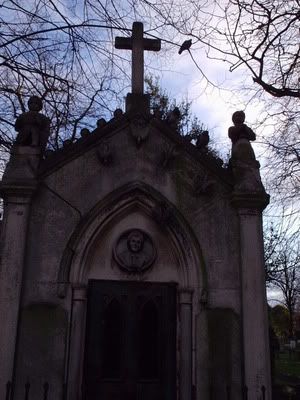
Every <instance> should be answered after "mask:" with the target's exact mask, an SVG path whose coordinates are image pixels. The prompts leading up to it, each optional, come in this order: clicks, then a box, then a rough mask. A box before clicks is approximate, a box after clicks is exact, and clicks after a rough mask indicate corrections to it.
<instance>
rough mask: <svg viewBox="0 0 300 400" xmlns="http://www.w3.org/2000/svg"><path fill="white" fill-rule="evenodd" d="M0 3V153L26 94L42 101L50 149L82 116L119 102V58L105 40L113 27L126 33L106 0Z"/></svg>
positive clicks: (91, 118) (92, 116) (89, 119)
mask: <svg viewBox="0 0 300 400" xmlns="http://www.w3.org/2000/svg"><path fill="white" fill-rule="evenodd" d="M1 3H2V4H1V5H0V9H1V15H0V143H1V151H2V153H3V152H5V151H6V150H8V149H9V148H10V146H11V143H12V140H13V138H14V136H15V132H14V120H15V118H16V117H17V115H18V114H20V113H21V112H23V111H25V108H26V100H27V99H28V98H29V96H30V95H32V94H36V95H39V96H40V97H42V98H43V99H44V104H45V112H46V113H47V115H48V116H49V117H50V119H51V121H52V132H53V135H52V137H51V146H52V147H54V148H56V147H58V146H59V145H60V142H61V141H62V140H64V139H65V138H66V137H67V136H68V138H71V139H73V138H74V137H75V135H76V132H77V130H78V126H80V124H81V123H82V122H83V120H84V123H85V124H86V125H89V124H92V123H95V120H96V119H97V118H99V117H100V116H103V114H104V115H105V114H107V113H109V112H110V111H111V110H112V109H113V108H115V107H116V104H118V102H120V99H121V98H122V97H121V96H120V93H122V91H123V90H124V88H125V87H126V86H127V85H128V80H127V79H126V78H127V77H128V75H127V72H126V71H127V70H128V68H127V64H124V63H126V62H127V59H123V58H121V57H120V55H118V54H115V53H114V49H113V46H112V45H113V35H114V30H115V29H118V30H121V31H123V32H124V33H125V34H129V33H130V32H129V29H127V28H126V23H127V22H128V21H126V20H125V19H126V18H125V17H126V14H124V13H123V14H122V11H121V9H119V10H118V9H116V8H115V5H114V3H113V2H107V3H106V4H105V6H104V5H103V4H102V2H98V1H89V0H82V1H79V2H76V1H69V2H63V1H61V2H60V1H52V0H47V1H46V0H29V1H27V2H23V1H20V0H11V1H2V2H1ZM124 66H125V68H124ZM2 158H3V157H2Z"/></svg>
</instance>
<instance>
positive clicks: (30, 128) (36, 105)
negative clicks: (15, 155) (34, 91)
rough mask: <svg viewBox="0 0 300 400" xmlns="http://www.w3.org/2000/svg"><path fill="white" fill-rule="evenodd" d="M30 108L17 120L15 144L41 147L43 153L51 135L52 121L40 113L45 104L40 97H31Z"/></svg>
mask: <svg viewBox="0 0 300 400" xmlns="http://www.w3.org/2000/svg"><path fill="white" fill-rule="evenodd" d="M28 108H29V111H28V112H25V113H23V114H21V115H20V116H19V117H18V118H17V120H16V123H15V129H16V131H17V132H18V135H17V138H16V141H15V144H17V145H20V146H33V147H40V149H41V151H42V152H43V151H44V150H45V148H46V145H47V141H48V137H49V135H50V119H49V118H47V117H46V116H45V115H43V114H41V113H40V112H39V111H41V109H42V108H43V103H42V100H41V99H40V98H39V97H38V96H31V97H30V99H29V100H28Z"/></svg>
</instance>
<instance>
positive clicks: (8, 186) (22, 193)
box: [0, 179, 37, 203]
mask: <svg viewBox="0 0 300 400" xmlns="http://www.w3.org/2000/svg"><path fill="white" fill-rule="evenodd" d="M36 188H37V181H36V180H35V179H24V180H16V181H2V182H0V195H1V197H2V198H3V199H4V200H5V201H7V202H10V203H29V202H30V200H31V197H32V196H33V194H34V192H35V191H36Z"/></svg>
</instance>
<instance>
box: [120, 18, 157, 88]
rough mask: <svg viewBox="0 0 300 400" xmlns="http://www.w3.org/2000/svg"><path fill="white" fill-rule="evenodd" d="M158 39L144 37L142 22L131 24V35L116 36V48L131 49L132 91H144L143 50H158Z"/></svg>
mask: <svg viewBox="0 0 300 400" xmlns="http://www.w3.org/2000/svg"><path fill="white" fill-rule="evenodd" d="M160 43H161V42H160V39H146V38H144V26H143V24H142V22H134V23H133V24H132V36H131V37H129V38H125V37H116V39H115V47H116V49H124V50H132V93H134V94H143V93H144V50H150V51H159V50H160Z"/></svg>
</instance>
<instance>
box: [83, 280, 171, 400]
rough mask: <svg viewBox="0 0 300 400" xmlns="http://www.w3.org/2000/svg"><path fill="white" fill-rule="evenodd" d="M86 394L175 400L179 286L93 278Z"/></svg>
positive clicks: (91, 398)
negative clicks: (177, 289) (177, 297)
mask: <svg viewBox="0 0 300 400" xmlns="http://www.w3.org/2000/svg"><path fill="white" fill-rule="evenodd" d="M84 393H85V399H86V400H96V399H97V400H101V399H105V400H121V399H122V400H142V399H143V400H147V399H148V398H149V399H150V398H151V399H153V398H155V399H156V400H160V399H161V400H175V395H176V286H175V284H162V283H148V282H147V283H144V282H143V283H140V282H119V281H96V280H92V281H90V282H89V289H88V307H87V329H86V349H85V367H84Z"/></svg>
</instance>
